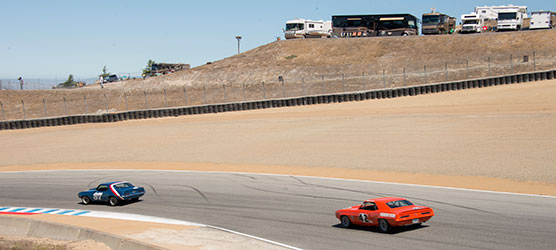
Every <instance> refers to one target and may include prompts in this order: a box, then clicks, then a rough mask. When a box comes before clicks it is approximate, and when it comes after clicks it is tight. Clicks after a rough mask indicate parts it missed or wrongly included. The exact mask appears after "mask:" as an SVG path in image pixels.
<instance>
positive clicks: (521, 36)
mask: <svg viewBox="0 0 556 250" xmlns="http://www.w3.org/2000/svg"><path fill="white" fill-rule="evenodd" d="M555 39H556V31H554V30H543V31H524V32H507V33H487V34H477V35H451V36H416V37H380V38H353V39H305V40H282V41H276V42H272V43H270V44H266V45H263V46H260V47H258V48H255V49H252V50H250V51H247V52H245V53H241V54H239V55H235V56H232V57H229V58H225V59H223V60H220V61H216V62H213V63H212V64H208V65H203V66H200V67H196V68H193V69H192V70H189V71H186V72H178V73H175V74H170V75H166V76H159V77H154V78H149V79H147V80H145V81H143V80H136V81H130V82H126V83H125V84H124V85H125V86H129V87H131V86H133V87H138V86H141V87H152V86H157V85H159V84H162V85H180V86H181V85H188V86H194V85H198V84H202V85H210V84H222V83H228V82H261V81H270V82H272V81H277V78H278V76H279V75H281V76H284V77H285V78H286V79H292V78H300V77H302V76H307V77H309V76H315V75H320V74H332V73H342V72H347V73H352V72H353V73H355V72H357V73H361V72H363V71H366V72H368V71H373V70H377V71H378V70H382V69H390V68H391V67H399V68H401V67H408V68H412V67H413V68H419V69H421V68H422V67H423V65H424V64H425V63H426V64H428V65H437V64H438V65H444V64H445V62H447V61H449V62H450V64H452V65H453V64H454V63H461V61H465V60H466V59H470V60H479V59H483V60H486V59H487V57H489V56H491V57H492V58H491V59H492V60H493V61H495V60H506V59H507V60H509V55H510V54H511V53H513V54H514V58H518V57H519V56H518V54H519V55H521V54H524V53H525V54H528V55H530V56H531V57H532V55H531V54H532V52H533V51H538V52H537V56H538V57H542V56H547V53H548V52H551V54H552V55H553V56H556V48H555V47H554V40H555Z"/></svg>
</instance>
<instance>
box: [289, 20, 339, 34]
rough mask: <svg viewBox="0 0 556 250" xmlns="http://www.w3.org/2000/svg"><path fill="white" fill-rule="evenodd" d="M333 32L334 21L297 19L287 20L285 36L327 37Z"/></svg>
mask: <svg viewBox="0 0 556 250" xmlns="http://www.w3.org/2000/svg"><path fill="white" fill-rule="evenodd" d="M331 34H332V21H322V20H319V21H313V20H307V19H295V20H290V21H287V22H286V29H285V30H284V37H286V39H297V38H326V37H330V35H331Z"/></svg>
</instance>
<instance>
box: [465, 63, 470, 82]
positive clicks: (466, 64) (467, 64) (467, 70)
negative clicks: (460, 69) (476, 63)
mask: <svg viewBox="0 0 556 250" xmlns="http://www.w3.org/2000/svg"><path fill="white" fill-rule="evenodd" d="M465 68H466V72H467V79H469V60H465Z"/></svg>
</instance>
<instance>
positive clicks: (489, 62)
mask: <svg viewBox="0 0 556 250" xmlns="http://www.w3.org/2000/svg"><path fill="white" fill-rule="evenodd" d="M488 76H490V56H489V57H488Z"/></svg>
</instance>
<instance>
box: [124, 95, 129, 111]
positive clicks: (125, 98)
mask: <svg viewBox="0 0 556 250" xmlns="http://www.w3.org/2000/svg"><path fill="white" fill-rule="evenodd" d="M124 101H125V111H128V110H129V107H128V106H127V93H126V92H124Z"/></svg>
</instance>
